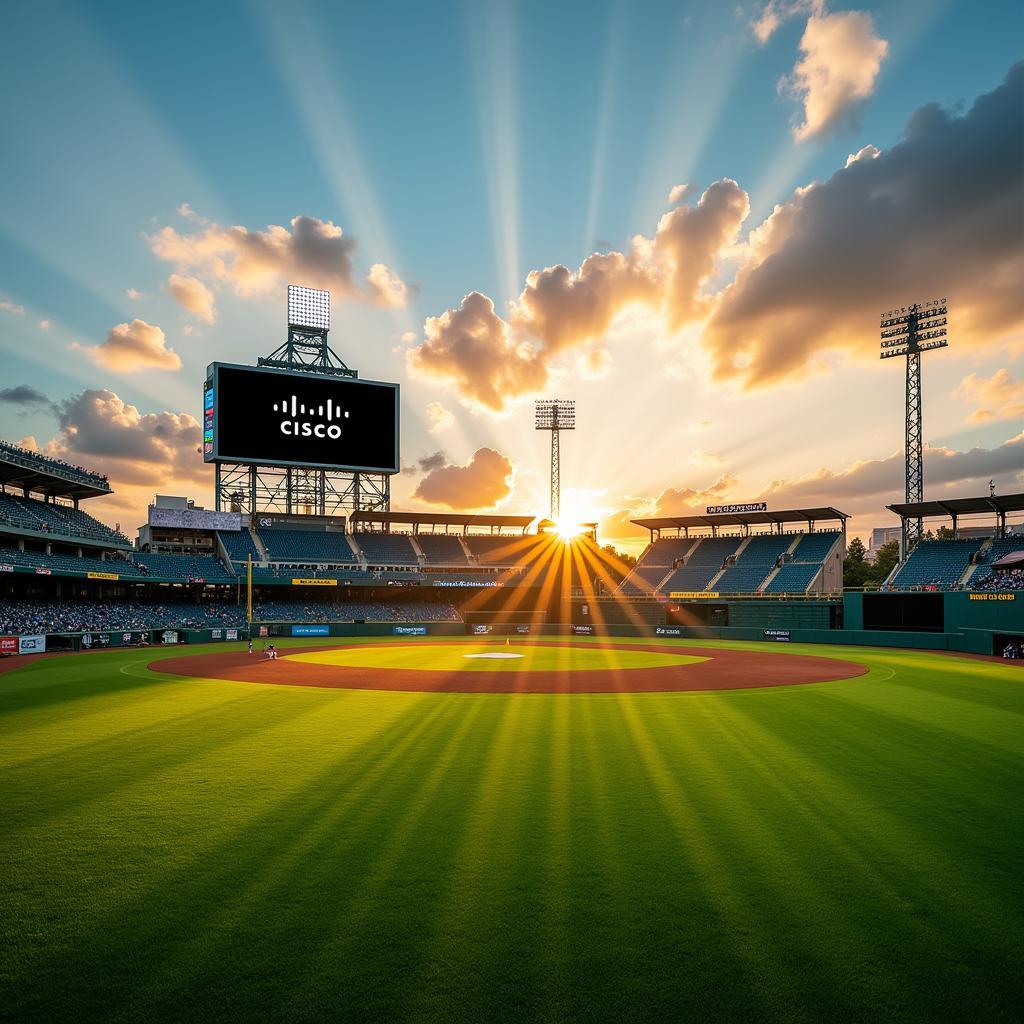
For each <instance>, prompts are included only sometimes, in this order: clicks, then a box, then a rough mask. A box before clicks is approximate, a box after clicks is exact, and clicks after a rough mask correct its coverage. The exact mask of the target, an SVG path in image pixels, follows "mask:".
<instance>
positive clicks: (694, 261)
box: [654, 178, 750, 330]
mask: <svg viewBox="0 0 1024 1024" xmlns="http://www.w3.org/2000/svg"><path fill="white" fill-rule="evenodd" d="M748 213H750V200H749V198H748V196H747V193H746V192H744V191H743V189H741V188H740V187H739V185H737V184H736V182H735V181H733V180H732V179H731V178H723V179H722V180H721V181H716V182H715V183H714V184H712V185H711V186H709V187H708V189H707V190H706V191H705V192H704V194H703V195H702V196H701V197H700V200H699V201H698V202H697V205H696V206H685V205H684V206H679V207H677V208H676V209H674V210H672V211H670V212H669V213H666V214H665V215H664V216H663V217H662V218H661V220H660V221H659V223H658V231H657V234H656V235H655V237H654V251H655V255H656V256H657V257H659V258H660V259H661V260H662V261H663V262H664V264H665V265H666V268H667V273H668V275H669V276H668V282H667V288H666V296H665V302H666V312H667V316H668V324H669V327H670V328H671V329H673V330H675V329H677V328H679V327H681V326H682V325H683V324H685V323H688V322H691V321H693V320H697V319H700V318H702V317H704V316H706V315H707V312H708V309H709V305H710V302H711V299H710V298H708V297H704V296H702V295H701V288H702V286H703V284H704V282H705V281H706V280H707V279H708V278H709V277H710V276H711V271H712V270H713V269H714V266H715V260H716V259H717V258H718V256H719V255H720V254H721V253H722V251H723V250H724V249H725V248H726V247H727V246H730V245H732V243H733V242H735V241H736V236H737V234H738V233H739V229H740V226H741V225H742V224H743V221H744V220H746V218H747V214H748Z"/></svg>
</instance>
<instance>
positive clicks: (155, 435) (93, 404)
mask: <svg viewBox="0 0 1024 1024" xmlns="http://www.w3.org/2000/svg"><path fill="white" fill-rule="evenodd" d="M53 409H54V411H55V413H56V415H57V422H58V428H59V429H58V433H57V435H56V436H54V437H52V438H51V439H50V440H49V441H48V442H46V443H45V444H42V445H40V444H39V443H37V441H36V439H35V438H34V437H27V438H24V439H23V440H22V441H21V442H19V443H20V444H22V445H24V446H25V447H29V448H32V449H34V450H37V451H41V452H42V453H43V454H45V455H50V456H53V457H56V458H61V459H65V460H66V461H68V462H71V463H73V464H75V465H82V466H87V467H91V468H93V469H96V470H100V471H102V472H103V473H105V474H107V476H108V477H109V479H110V482H111V486H112V487H113V488H114V490H115V491H116V492H117V493H115V494H114V495H113V496H111V497H108V498H104V499H103V501H102V502H101V503H100V504H99V505H98V506H96V507H95V508H94V509H90V511H91V512H92V514H94V515H98V516H99V517H100V518H101V519H104V520H106V521H108V522H113V521H114V520H115V518H116V517H118V516H120V515H127V516H129V517H130V516H133V515H138V516H140V518H141V516H142V514H143V513H142V512H140V510H144V509H145V507H146V504H147V503H148V502H149V501H151V500H152V497H153V493H154V490H156V489H159V490H160V492H161V493H170V494H175V493H177V494H192V495H195V494H196V492H197V489H199V490H200V491H208V490H209V486H210V472H209V467H208V466H206V465H205V464H204V463H203V459H202V455H201V454H200V450H201V445H202V428H201V425H200V423H199V421H198V420H196V419H195V418H194V417H193V416H191V415H189V414H188V413H177V412H166V411H165V412H148V413H147V412H141V411H140V410H139V409H138V408H137V407H136V406H134V405H131V404H129V403H127V402H125V401H124V400H123V399H122V398H120V397H119V396H118V395H117V394H115V393H114V392H113V391H109V390H107V389H95V390H86V391H82V392H80V393H79V394H76V395H72V396H71V397H69V398H67V399H64V400H63V401H61V402H58V403H55V404H54V405H53Z"/></svg>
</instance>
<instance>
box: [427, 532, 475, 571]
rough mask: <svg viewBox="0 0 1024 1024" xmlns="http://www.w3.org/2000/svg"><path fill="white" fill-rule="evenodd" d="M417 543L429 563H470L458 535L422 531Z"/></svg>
mask: <svg viewBox="0 0 1024 1024" xmlns="http://www.w3.org/2000/svg"><path fill="white" fill-rule="evenodd" d="M416 543H417V544H419V546H420V550H421V551H422V552H423V554H424V556H425V558H426V564H427V565H468V564H469V559H467V558H466V552H465V551H464V550H463V548H462V542H461V541H460V540H459V538H458V537H456V536H454V535H451V534H445V533H420V534H417V535H416Z"/></svg>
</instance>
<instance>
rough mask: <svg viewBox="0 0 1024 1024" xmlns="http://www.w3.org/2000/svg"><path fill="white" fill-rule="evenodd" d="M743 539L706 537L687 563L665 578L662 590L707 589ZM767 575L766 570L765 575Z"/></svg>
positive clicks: (693, 550)
mask: <svg viewBox="0 0 1024 1024" xmlns="http://www.w3.org/2000/svg"><path fill="white" fill-rule="evenodd" d="M742 541H743V538H742V537H704V538H703V539H702V540H701V542H700V543H699V544H697V545H696V546H695V547H694V548H693V549H692V551H691V553H690V555H689V557H688V559H687V563H686V565H683V566H680V567H679V568H678V569H676V570H675V572H673V573H672V575H671V576H670V577H669V578H668V579H667V580H665V582H664V583H663V584H662V590H664V591H665V593H670V592H671V591H673V590H690V591H696V590H706V589H707V586H708V584H709V583H710V582H711V581H712V580H713V579H714V578H715V576H717V575H718V573H719V570H721V568H722V564H723V563H724V562H725V560H726V558H728V557H729V555H732V554H735V553H736V549H737V548H738V547H739V546H740V544H741V543H742ZM767 575H768V573H767V572H765V573H764V576H767ZM764 576H762V579H763V578H764Z"/></svg>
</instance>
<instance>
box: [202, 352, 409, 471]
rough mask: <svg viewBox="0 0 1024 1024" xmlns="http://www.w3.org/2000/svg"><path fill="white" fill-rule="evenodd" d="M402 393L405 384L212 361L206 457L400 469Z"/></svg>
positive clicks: (209, 459) (206, 390)
mask: <svg viewBox="0 0 1024 1024" xmlns="http://www.w3.org/2000/svg"><path fill="white" fill-rule="evenodd" d="M398 400H399V387H398V385H397V384H388V383H384V382H381V381H371V380H360V379H358V378H354V377H335V376H328V375H322V374H316V373H305V372H302V371H294V370H277V369H269V368H265V367H252V366H239V365H236V364H233V363H211V364H210V366H209V367H208V369H207V374H206V383H205V386H204V389H203V459H204V460H205V461H206V462H236V463H251V464H256V465H261V466H305V467H310V468H316V469H330V470H342V471H350V472H367V473H397V472H398V470H399V460H398V408H399V405H398Z"/></svg>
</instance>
